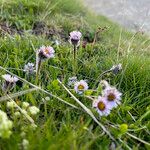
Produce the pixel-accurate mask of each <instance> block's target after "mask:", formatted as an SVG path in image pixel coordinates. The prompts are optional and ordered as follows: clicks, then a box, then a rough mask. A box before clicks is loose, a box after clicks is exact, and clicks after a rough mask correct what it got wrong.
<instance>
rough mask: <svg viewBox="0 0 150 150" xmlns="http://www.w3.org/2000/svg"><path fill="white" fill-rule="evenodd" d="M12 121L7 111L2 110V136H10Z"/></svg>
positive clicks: (0, 115)
mask: <svg viewBox="0 0 150 150" xmlns="http://www.w3.org/2000/svg"><path fill="white" fill-rule="evenodd" d="M11 129H12V121H10V120H8V117H7V115H6V113H5V112H3V111H1V110H0V137H1V138H9V137H10V135H11V133H12V132H11Z"/></svg>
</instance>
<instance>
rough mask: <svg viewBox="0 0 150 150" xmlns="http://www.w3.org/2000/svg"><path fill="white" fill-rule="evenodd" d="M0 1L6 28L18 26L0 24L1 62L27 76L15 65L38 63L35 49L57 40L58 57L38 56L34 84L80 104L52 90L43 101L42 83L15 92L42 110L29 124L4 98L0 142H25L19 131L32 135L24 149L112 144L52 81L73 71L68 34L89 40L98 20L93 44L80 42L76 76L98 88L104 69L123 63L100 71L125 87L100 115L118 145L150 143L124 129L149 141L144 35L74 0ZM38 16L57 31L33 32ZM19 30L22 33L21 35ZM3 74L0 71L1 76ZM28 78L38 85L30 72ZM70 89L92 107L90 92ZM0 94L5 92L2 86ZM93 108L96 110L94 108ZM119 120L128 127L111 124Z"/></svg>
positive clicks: (149, 70)
mask: <svg viewBox="0 0 150 150" xmlns="http://www.w3.org/2000/svg"><path fill="white" fill-rule="evenodd" d="M0 6H1V8H0V22H1V23H2V24H8V27H9V29H10V30H14V32H15V33H14V32H13V33H12V32H11V33H10V34H9V33H7V32H6V31H3V30H0V35H1V36H0V43H1V45H0V56H1V57H0V66H2V67H4V68H6V69H7V70H9V71H11V72H12V73H14V74H16V75H18V76H19V77H21V78H25V79H26V80H28V78H27V77H26V75H25V74H24V73H23V71H22V70H19V69H23V67H24V65H25V64H26V63H27V62H35V50H37V49H38V48H39V47H40V46H42V45H52V44H53V40H55V39H58V40H60V41H61V43H62V44H61V45H60V46H56V45H54V46H53V47H54V49H55V51H56V56H55V58H54V59H52V60H48V61H46V62H44V63H43V66H42V72H41V75H40V77H39V85H40V87H41V88H42V89H44V90H47V91H49V92H50V93H53V94H54V95H56V96H58V97H60V98H62V99H63V100H65V101H67V102H69V103H72V104H74V105H76V106H77V107H78V108H79V109H74V108H72V107H70V106H67V105H66V104H64V103H62V102H60V101H58V100H57V99H56V98H53V97H51V96H50V101H48V102H46V103H43V102H42V98H45V97H46V96H48V95H47V94H45V93H44V92H41V91H39V90H38V91H34V92H32V93H28V94H25V95H22V96H19V97H16V98H15V99H14V100H18V101H19V102H20V103H21V102H23V101H27V102H29V103H30V104H31V105H36V106H37V107H39V108H40V114H39V115H38V116H37V117H35V118H33V119H34V120H35V123H36V125H37V126H38V127H37V128H36V130H34V131H33V129H31V127H30V123H29V122H28V121H27V120H26V119H25V118H20V119H18V120H16V119H14V118H13V117H11V114H12V113H13V112H10V111H8V110H7V108H6V102H1V109H2V110H3V111H5V112H7V113H8V114H9V117H10V119H11V120H13V122H14V123H13V124H14V125H13V133H12V135H11V137H10V138H9V139H0V149H12V148H13V149H19V147H20V148H22V145H21V142H22V139H23V138H25V139H28V140H29V149H52V150H53V149H65V150H66V149H83V150H84V149H85V150H87V149H106V150H107V149H109V147H110V145H111V144H112V140H111V139H110V138H109V137H108V135H107V134H104V133H103V131H102V129H101V128H100V127H99V126H98V125H97V124H96V123H95V122H94V121H93V120H92V119H91V117H90V116H89V115H88V114H87V113H86V112H85V111H83V110H82V108H80V106H79V105H78V104H77V103H76V102H75V101H74V100H73V99H72V98H71V97H70V96H69V95H68V93H67V92H66V91H65V90H64V88H63V87H62V86H60V85H59V84H58V82H57V81H56V80H57V78H61V79H63V83H64V84H65V85H67V80H68V78H69V77H72V76H73V73H72V62H73V60H72V58H73V56H72V47H71V46H70V44H69V43H68V41H67V40H68V34H69V33H70V32H71V31H72V30H77V29H78V30H80V31H81V32H82V33H83V38H87V37H88V39H89V42H92V41H93V38H94V34H95V32H96V30H97V28H98V27H99V26H100V27H102V28H103V27H105V26H106V27H107V30H106V31H104V32H102V33H100V34H99V35H98V40H97V42H96V44H95V45H94V46H92V45H91V43H88V44H87V47H86V49H84V48H82V47H80V49H79V50H78V70H77V72H78V74H77V77H78V79H87V80H88V84H89V87H90V89H95V88H96V87H95V84H96V82H97V79H98V77H99V75H100V74H101V73H102V72H103V71H105V70H107V69H110V68H111V67H112V65H114V64H117V63H122V64H123V71H122V72H121V73H120V74H118V75H117V76H114V75H112V74H108V75H106V76H104V77H103V79H106V80H108V81H109V82H110V83H111V84H112V85H114V86H117V88H118V89H119V90H120V91H121V92H122V93H123V98H122V104H121V105H120V106H119V107H118V108H116V109H114V110H113V111H112V113H111V114H110V115H109V116H108V117H102V118H101V119H100V120H99V121H100V122H101V123H102V124H103V125H104V126H105V127H106V128H107V130H108V131H109V132H110V133H111V134H112V136H113V137H115V139H116V141H117V142H116V143H115V144H116V148H115V149H121V148H123V149H128V148H129V147H130V148H131V149H135V150H136V149H141V150H144V149H149V148H150V147H149V146H148V145H146V144H143V143H142V142H139V141H138V140H136V139H134V138H132V137H131V136H130V135H129V134H128V133H130V134H132V135H134V136H136V137H138V138H139V139H141V140H144V141H147V142H149V143H150V122H149V119H150V111H149V108H150V90H149V88H150V80H149V77H150V59H149V57H150V50H149V44H150V40H149V37H147V36H146V35H142V34H141V33H137V34H133V33H130V32H129V31H126V30H125V29H122V28H121V27H120V26H118V25H117V24H115V23H112V22H111V21H109V20H108V19H107V18H105V17H103V16H96V15H95V14H92V13H91V12H89V11H88V10H87V8H85V7H84V6H82V4H81V3H80V2H79V1H77V0H72V1H70V0H58V1H56V0H39V1H36V0H30V1H29V0H21V1H20V0H8V1H7V0H3V1H0ZM37 21H38V22H42V23H44V25H45V26H46V29H45V30H47V31H49V30H50V31H54V35H51V34H49V33H48V35H47V33H45V32H43V34H42V35H34V34H32V29H33V26H34V24H35V23H36V22H37ZM18 31H21V32H23V33H21V35H19V34H17V33H18ZM56 67H57V68H56ZM5 73H6V72H5V71H4V70H1V72H0V75H3V74H5ZM28 81H29V82H30V83H33V84H36V81H35V77H34V76H33V77H32V78H31V79H29V80H28ZM29 88H31V87H30V86H29V85H28V84H27V83H25V82H24V84H23V86H22V87H20V86H19V85H17V86H16V88H15V89H14V90H13V92H12V93H16V92H18V91H23V90H25V89H29ZM73 94H74V95H75V96H76V97H77V98H78V99H79V100H80V101H81V102H82V103H84V104H85V105H86V106H87V107H88V108H91V102H90V101H89V100H88V99H87V98H85V97H82V96H78V95H76V94H75V93H74V92H73ZM0 95H1V96H4V95H3V92H2V91H1V92H0ZM92 112H93V113H94V114H95V115H96V116H97V113H96V112H94V110H92ZM97 117H98V116H97ZM122 124H127V125H128V133H127V132H125V133H124V132H123V131H122V130H123V129H122V128H120V129H119V128H118V129H115V128H113V127H112V126H111V125H114V126H120V125H122ZM22 128H23V129H22ZM22 130H23V131H25V132H26V135H25V137H22V136H21V135H20V134H21V132H22ZM119 139H120V140H121V141H119ZM19 144H20V146H19ZM126 145H128V147H127V146H126Z"/></svg>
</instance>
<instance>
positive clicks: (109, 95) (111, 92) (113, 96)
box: [102, 87, 122, 108]
mask: <svg viewBox="0 0 150 150" xmlns="http://www.w3.org/2000/svg"><path fill="white" fill-rule="evenodd" d="M102 95H103V96H104V97H106V99H107V101H108V103H109V105H110V106H111V107H112V108H113V107H117V106H118V105H119V104H120V100H121V95H122V93H120V92H119V91H118V90H117V89H116V88H115V87H107V88H106V89H104V90H103V91H102Z"/></svg>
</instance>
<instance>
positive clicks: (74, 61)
mask: <svg viewBox="0 0 150 150" xmlns="http://www.w3.org/2000/svg"><path fill="white" fill-rule="evenodd" d="M76 50H77V47H76V45H74V47H73V75H74V76H76V68H77V62H76Z"/></svg>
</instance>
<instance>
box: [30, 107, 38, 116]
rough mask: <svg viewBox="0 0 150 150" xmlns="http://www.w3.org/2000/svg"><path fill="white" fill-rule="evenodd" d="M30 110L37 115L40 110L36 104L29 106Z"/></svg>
mask: <svg viewBox="0 0 150 150" xmlns="http://www.w3.org/2000/svg"><path fill="white" fill-rule="evenodd" d="M28 111H29V113H30V114H31V115H36V114H37V113H39V111H40V110H39V109H38V108H37V107H35V106H31V107H29V108H28Z"/></svg>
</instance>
